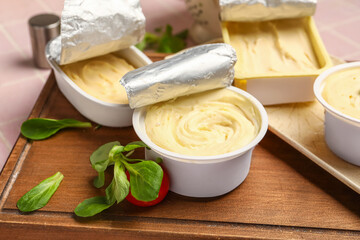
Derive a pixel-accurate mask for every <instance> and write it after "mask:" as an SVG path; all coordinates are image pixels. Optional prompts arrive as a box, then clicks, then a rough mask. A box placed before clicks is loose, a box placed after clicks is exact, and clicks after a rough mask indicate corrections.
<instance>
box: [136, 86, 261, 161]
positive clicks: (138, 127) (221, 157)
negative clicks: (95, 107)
mask: <svg viewBox="0 0 360 240" xmlns="http://www.w3.org/2000/svg"><path fill="white" fill-rule="evenodd" d="M227 89H229V90H232V91H234V92H237V93H239V94H240V95H242V96H244V97H246V98H247V99H248V100H249V101H250V102H251V103H252V104H253V105H254V106H255V107H256V108H257V109H258V110H259V113H260V116H261V127H260V130H259V133H258V134H257V136H256V137H255V138H254V139H253V140H252V141H251V142H250V143H249V144H247V145H246V146H244V147H242V148H239V149H237V150H235V151H232V152H229V153H224V154H220V155H213V156H189V155H183V154H180V153H175V152H171V151H168V150H166V149H163V148H161V147H159V146H157V145H156V144H155V143H153V141H151V140H150V138H149V137H148V135H147V134H146V131H143V130H142V129H141V123H140V119H141V116H142V114H144V112H145V111H146V108H147V106H144V107H141V108H137V109H135V111H134V114H133V127H134V130H135V132H136V134H137V135H138V136H139V137H140V139H141V140H142V141H143V142H144V143H145V144H146V145H148V146H149V147H150V148H151V150H153V151H155V152H157V153H158V154H160V155H163V156H166V157H169V158H171V159H173V160H175V161H179V162H188V163H197V164H205V163H217V162H223V161H227V160H231V159H234V158H235V157H237V156H240V155H242V154H244V153H245V152H247V151H248V150H250V149H252V148H254V147H255V146H256V145H257V144H258V143H259V142H260V141H261V139H262V138H263V137H264V136H265V134H266V131H267V128H268V116H267V113H266V110H265V108H264V106H263V105H262V104H261V103H260V102H259V101H258V100H257V99H256V98H255V97H253V96H252V95H251V94H249V93H247V92H245V91H243V90H241V89H239V88H236V87H232V86H230V87H227Z"/></svg>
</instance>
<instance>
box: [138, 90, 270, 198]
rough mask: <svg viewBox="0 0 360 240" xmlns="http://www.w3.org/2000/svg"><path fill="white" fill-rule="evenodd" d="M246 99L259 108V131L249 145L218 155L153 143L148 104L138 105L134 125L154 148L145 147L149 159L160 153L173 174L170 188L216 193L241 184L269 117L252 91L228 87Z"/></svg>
mask: <svg viewBox="0 0 360 240" xmlns="http://www.w3.org/2000/svg"><path fill="white" fill-rule="evenodd" d="M228 89H229V90H232V91H234V92H237V93H239V94H241V95H243V96H244V97H246V98H247V99H249V100H250V102H251V103H252V104H253V105H254V106H255V108H256V109H258V111H259V114H260V117H261V123H260V126H261V127H260V131H259V133H258V135H257V136H256V137H255V139H254V140H253V141H251V142H250V143H249V144H248V145H246V146H244V147H242V148H240V149H238V150H236V151H233V152H230V153H226V154H221V155H216V156H188V155H182V154H179V153H174V152H170V151H168V150H165V149H163V148H161V147H159V146H157V145H156V144H154V143H153V142H152V141H151V140H150V138H149V137H148V136H147V134H146V129H145V121H144V120H145V117H146V109H147V108H146V107H142V108H139V109H135V111H134V115H133V126H134V129H135V132H136V134H137V135H138V136H139V138H140V139H141V140H142V141H143V142H145V143H146V144H147V145H148V146H149V147H150V148H151V150H146V151H145V155H146V159H155V158H156V157H161V158H162V159H163V164H164V166H165V168H166V169H167V171H168V173H169V177H170V190H171V191H173V192H175V193H178V194H181V195H184V196H189V197H215V196H219V195H223V194H225V193H227V192H230V191H231V190H233V189H235V188H236V187H237V186H239V185H240V184H241V183H242V182H243V181H244V180H245V178H246V176H247V175H248V173H249V169H250V163H251V155H252V151H253V149H254V147H255V146H256V145H257V144H258V143H259V142H260V141H261V139H262V138H263V137H264V135H265V133H266V131H267V127H268V117H267V114H266V111H265V109H264V107H263V106H262V105H261V103H260V102H259V101H258V100H257V99H255V98H254V97H253V96H251V95H250V94H249V93H246V92H245V91H243V90H241V89H238V88H236V87H228Z"/></svg>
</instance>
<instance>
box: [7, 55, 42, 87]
mask: <svg viewBox="0 0 360 240" xmlns="http://www.w3.org/2000/svg"><path fill="white" fill-rule="evenodd" d="M0 63H1V64H0V72H1V78H0V87H1V88H2V86H1V85H2V84H9V83H12V82H16V81H19V80H22V79H25V78H31V77H35V76H36V75H37V74H38V70H37V69H36V68H35V67H34V64H33V61H32V58H30V56H26V57H25V56H23V55H22V54H19V52H17V51H13V52H11V53H8V54H0Z"/></svg>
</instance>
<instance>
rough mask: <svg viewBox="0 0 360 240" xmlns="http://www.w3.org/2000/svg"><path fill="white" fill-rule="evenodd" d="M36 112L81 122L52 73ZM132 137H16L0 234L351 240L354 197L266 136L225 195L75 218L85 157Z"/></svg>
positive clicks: (356, 229) (4, 176) (358, 209)
mask: <svg viewBox="0 0 360 240" xmlns="http://www.w3.org/2000/svg"><path fill="white" fill-rule="evenodd" d="M162 57H163V56H156V60H159V59H162ZM153 59H155V58H153ZM38 116H40V117H51V118H75V119H79V120H86V119H85V118H84V117H82V116H81V115H80V114H79V113H78V112H77V111H76V110H75V109H74V108H73V107H72V105H71V104H70V103H69V102H68V101H67V100H66V99H65V98H64V96H63V95H62V94H61V92H60V91H59V90H58V88H57V86H56V85H55V84H54V77H53V75H52V76H50V78H49V80H48V82H47V84H46V86H45V88H44V91H43V92H42V94H41V96H40V98H39V100H38V102H37V105H36V106H35V108H34V110H33V112H32V114H31V117H38ZM95 125H96V124H94V126H95ZM137 139H138V138H137V136H136V134H135V132H134V131H133V129H132V128H131V127H128V128H107V127H101V128H100V129H98V130H94V129H93V128H91V129H67V130H64V131H61V132H59V133H58V134H57V135H55V136H54V137H52V138H50V139H47V140H44V141H34V142H27V141H26V140H25V139H24V138H23V137H20V138H19V140H18V142H17V143H16V145H15V147H14V149H13V152H12V154H11V156H10V158H9V160H8V162H7V164H6V166H5V168H4V170H3V172H2V173H1V175H0V192H1V196H0V233H1V235H0V238H2V237H9V238H10V237H11V238H12V239H14V236H15V238H19V239H20V238H21V239H23V238H26V239H41V238H44V237H46V238H52V239H69V238H83V239H99V238H100V237H101V238H104V239H110V238H114V237H120V238H123V239H129V238H131V239H144V238H146V239H159V238H163V239H234V238H238V239H248V238H265V239H301V238H307V239H323V238H327V239H339V238H341V239H359V238H360V205H359V202H360V195H358V194H357V193H355V192H354V191H352V190H351V189H350V188H348V187H347V186H345V185H344V184H343V183H341V182H340V181H338V180H337V179H335V178H334V177H333V176H331V175H330V174H329V173H327V172H326V171H324V170H323V169H321V168H320V167H318V166H317V165H316V164H314V163H313V162H312V161H311V160H309V159H308V158H306V157H305V156H304V155H302V154H301V153H299V152H298V151H296V150H295V149H293V148H292V147H290V146H289V145H288V144H287V143H286V142H284V141H283V140H281V139H280V138H278V137H277V136H275V135H274V134H272V133H271V132H269V133H268V134H267V135H266V136H265V138H264V139H263V141H262V142H261V143H260V144H259V145H258V146H257V147H256V148H255V150H254V153H253V159H252V164H251V168H250V173H249V175H248V177H247V179H246V180H245V181H244V183H242V184H241V185H240V186H239V187H238V188H236V189H235V190H234V191H232V192H230V193H229V194H226V195H224V196H221V197H217V198H203V199H201V198H189V197H183V196H180V195H177V194H175V193H169V194H168V196H167V197H166V198H165V200H164V201H163V202H162V203H161V204H159V205H157V206H155V207H150V208H140V207H137V206H133V205H131V204H130V203H128V202H126V201H124V202H122V203H120V204H118V205H115V206H113V207H111V208H110V209H108V210H106V211H104V212H103V213H101V214H99V215H97V216H95V217H92V218H88V219H82V218H79V217H76V216H75V215H74V214H73V210H74V208H75V207H76V205H77V204H78V203H79V202H81V201H82V200H84V199H85V198H89V197H92V196H95V195H100V194H104V191H103V189H100V190H99V189H95V188H94V187H92V185H91V182H92V180H93V178H94V177H95V176H96V172H95V171H94V170H93V169H92V168H91V165H90V163H89V156H90V154H91V153H92V152H93V151H94V150H95V149H96V148H97V147H98V146H100V145H102V144H104V143H106V142H109V141H114V140H119V141H120V142H122V143H124V144H126V143H127V142H130V141H133V140H137ZM136 154H137V156H138V157H143V156H144V154H143V152H141V151H140V152H138V153H136ZM57 171H60V172H62V173H63V174H64V176H65V178H64V180H63V182H62V183H61V185H60V187H59V189H58V191H57V192H56V193H55V194H54V196H53V197H52V199H51V200H50V202H49V203H48V205H47V206H45V207H44V208H42V209H40V210H38V211H36V212H34V213H30V214H22V213H20V212H19V211H18V210H17V208H16V202H17V200H18V199H19V198H20V197H21V196H22V195H23V194H24V193H26V192H27V191H28V190H29V189H31V188H32V187H33V186H35V185H36V184H37V183H38V182H39V181H41V180H43V179H45V178H46V177H49V176H51V175H52V174H54V173H55V172H57ZM110 175H111V172H110V171H108V172H107V176H108V178H107V180H109V178H110Z"/></svg>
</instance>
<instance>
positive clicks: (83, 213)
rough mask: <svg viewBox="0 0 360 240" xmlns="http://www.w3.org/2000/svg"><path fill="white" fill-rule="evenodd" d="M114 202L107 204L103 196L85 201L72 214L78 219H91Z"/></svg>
mask: <svg viewBox="0 0 360 240" xmlns="http://www.w3.org/2000/svg"><path fill="white" fill-rule="evenodd" d="M114 203H115V202H112V203H108V202H107V199H106V197H105V196H98V197H93V198H88V199H85V200H84V201H83V202H81V203H80V204H79V205H77V207H76V208H75V210H74V212H75V214H76V215H77V216H79V217H91V216H94V215H95V214H98V213H100V212H102V211H104V210H105V209H108V208H109V207H111V206H112V205H113V204H114Z"/></svg>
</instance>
